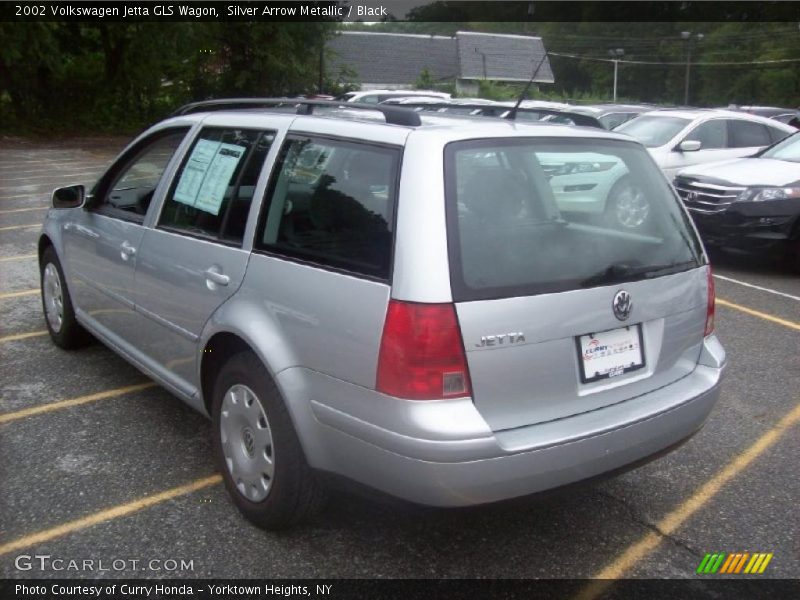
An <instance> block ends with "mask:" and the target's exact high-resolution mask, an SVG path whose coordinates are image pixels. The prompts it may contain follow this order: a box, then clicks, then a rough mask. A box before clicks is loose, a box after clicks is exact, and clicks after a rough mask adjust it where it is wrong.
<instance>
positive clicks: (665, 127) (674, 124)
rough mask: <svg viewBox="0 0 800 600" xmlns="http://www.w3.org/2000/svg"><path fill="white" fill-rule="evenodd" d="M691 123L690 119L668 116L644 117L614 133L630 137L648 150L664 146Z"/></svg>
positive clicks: (626, 124) (620, 127)
mask: <svg viewBox="0 0 800 600" xmlns="http://www.w3.org/2000/svg"><path fill="white" fill-rule="evenodd" d="M689 123H691V120H690V119H683V118H681V117H667V116H657V115H651V116H642V117H636V118H635V119H631V120H630V121H626V122H625V123H623V124H622V125H620V126H619V127H617V128H616V129H614V131H617V132H619V133H624V134H626V135H629V136H631V137H633V138H635V139H637V140H638V141H640V142H641V143H642V144H644V145H645V146H647V147H648V148H658V147H659V146H663V145H664V144H666V143H667V142H668V141H670V140H671V139H672V138H674V137H675V136H676V135H678V133H679V132H680V131H681V130H682V129H683V128H684V127H686V126H687V125H688V124H689Z"/></svg>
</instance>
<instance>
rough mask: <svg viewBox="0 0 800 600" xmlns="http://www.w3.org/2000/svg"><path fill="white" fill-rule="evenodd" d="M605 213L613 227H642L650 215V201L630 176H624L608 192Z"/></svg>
mask: <svg viewBox="0 0 800 600" xmlns="http://www.w3.org/2000/svg"><path fill="white" fill-rule="evenodd" d="M605 215H606V223H607V225H609V226H611V227H617V228H621V229H628V230H635V229H640V228H641V227H643V226H644V225H645V224H646V223H647V220H648V217H649V216H650V201H649V200H648V198H647V196H646V195H645V193H644V192H643V191H642V189H641V188H639V187H638V186H636V185H634V184H633V182H631V180H630V178H629V177H623V178H621V179H620V180H619V181H617V183H615V184H614V186H613V187H612V188H611V191H610V192H609V193H608V198H607V199H606V212H605Z"/></svg>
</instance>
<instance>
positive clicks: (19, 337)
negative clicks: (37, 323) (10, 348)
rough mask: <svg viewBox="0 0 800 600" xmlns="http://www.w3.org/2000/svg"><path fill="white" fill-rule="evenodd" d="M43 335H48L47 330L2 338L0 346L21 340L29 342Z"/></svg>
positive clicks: (0, 338)
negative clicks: (30, 339) (28, 340)
mask: <svg viewBox="0 0 800 600" xmlns="http://www.w3.org/2000/svg"><path fill="white" fill-rule="evenodd" d="M41 335H47V330H44V331H31V332H30V333H17V334H15V335H7V336H5V337H0V344H3V343H5V342H16V341H19V340H27V339H28V338H32V337H39V336H41Z"/></svg>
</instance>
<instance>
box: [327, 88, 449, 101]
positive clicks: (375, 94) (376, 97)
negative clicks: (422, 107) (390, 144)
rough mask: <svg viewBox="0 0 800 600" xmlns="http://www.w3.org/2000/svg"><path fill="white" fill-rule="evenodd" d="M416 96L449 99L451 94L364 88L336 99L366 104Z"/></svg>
mask: <svg viewBox="0 0 800 600" xmlns="http://www.w3.org/2000/svg"><path fill="white" fill-rule="evenodd" d="M415 96H420V97H428V98H441V99H442V100H449V99H450V94H447V93H445V92H434V91H431V90H362V91H360V92H347V93H346V94H342V95H341V96H337V98H336V100H340V101H343V102H362V103H364V104H378V103H379V102H384V101H385V100H389V99H390V98H412V97H415Z"/></svg>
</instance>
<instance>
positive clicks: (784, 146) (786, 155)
mask: <svg viewBox="0 0 800 600" xmlns="http://www.w3.org/2000/svg"><path fill="white" fill-rule="evenodd" d="M760 157H761V158H774V159H777V160H786V161H789V162H800V132H798V133H795V134H793V135H791V136H789V137H788V138H786V139H785V140H783V141H782V142H780V143H779V144H776V145H774V146H773V147H772V148H770V149H769V150H767V151H766V152H764V153H763V154H761V156H760Z"/></svg>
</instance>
